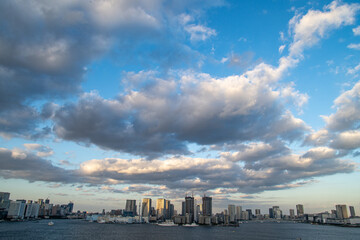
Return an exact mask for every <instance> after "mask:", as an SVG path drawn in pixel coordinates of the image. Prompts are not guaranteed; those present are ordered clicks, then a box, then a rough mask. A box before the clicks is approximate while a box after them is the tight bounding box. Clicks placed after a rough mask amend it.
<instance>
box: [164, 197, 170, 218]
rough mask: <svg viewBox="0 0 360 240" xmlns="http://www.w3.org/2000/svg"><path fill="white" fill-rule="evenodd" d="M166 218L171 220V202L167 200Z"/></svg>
mask: <svg viewBox="0 0 360 240" xmlns="http://www.w3.org/2000/svg"><path fill="white" fill-rule="evenodd" d="M165 218H166V219H170V218H171V217H170V200H165Z"/></svg>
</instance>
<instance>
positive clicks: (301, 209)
mask: <svg viewBox="0 0 360 240" xmlns="http://www.w3.org/2000/svg"><path fill="white" fill-rule="evenodd" d="M296 214H297V216H298V217H299V216H302V215H304V206H303V205H302V204H298V205H296Z"/></svg>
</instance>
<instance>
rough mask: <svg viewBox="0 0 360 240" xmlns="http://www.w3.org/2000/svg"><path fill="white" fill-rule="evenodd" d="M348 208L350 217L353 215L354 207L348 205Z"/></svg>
mask: <svg viewBox="0 0 360 240" xmlns="http://www.w3.org/2000/svg"><path fill="white" fill-rule="evenodd" d="M349 209H350V217H355V216H356V215H355V208H354V206H349Z"/></svg>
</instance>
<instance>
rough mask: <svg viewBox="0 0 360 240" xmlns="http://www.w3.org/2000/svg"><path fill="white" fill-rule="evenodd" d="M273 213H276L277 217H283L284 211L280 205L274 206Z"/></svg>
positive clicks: (275, 216)
mask: <svg viewBox="0 0 360 240" xmlns="http://www.w3.org/2000/svg"><path fill="white" fill-rule="evenodd" d="M273 214H274V218H276V219H281V218H282V211H281V210H280V207H279V206H273Z"/></svg>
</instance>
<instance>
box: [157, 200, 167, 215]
mask: <svg viewBox="0 0 360 240" xmlns="http://www.w3.org/2000/svg"><path fill="white" fill-rule="evenodd" d="M165 211H166V199H165V198H158V199H157V200H156V213H157V217H158V218H163V219H165V217H166V216H165V214H166V213H165Z"/></svg>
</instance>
